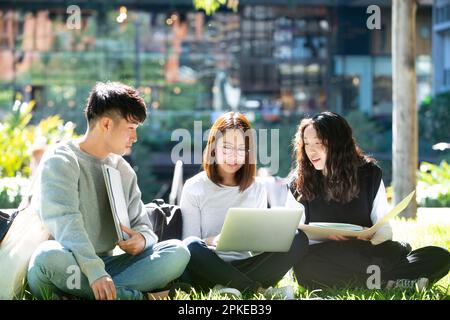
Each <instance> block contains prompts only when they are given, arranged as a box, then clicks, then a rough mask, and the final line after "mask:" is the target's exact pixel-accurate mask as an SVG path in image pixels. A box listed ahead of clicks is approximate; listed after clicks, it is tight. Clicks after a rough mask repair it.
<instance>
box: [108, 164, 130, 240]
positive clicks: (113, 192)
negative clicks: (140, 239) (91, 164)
mask: <svg viewBox="0 0 450 320" xmlns="http://www.w3.org/2000/svg"><path fill="white" fill-rule="evenodd" d="M102 170H103V176H104V178H105V184H106V190H107V192H108V198H109V203H110V205H111V212H112V216H113V219H114V225H115V226H116V232H117V239H118V240H127V239H129V236H128V234H127V233H126V232H123V231H122V229H121V228H120V225H121V224H122V225H124V226H125V227H128V228H131V226H130V217H129V216H128V208H127V204H126V201H125V196H124V193H123V188H122V179H121V178H120V172H119V170H117V169H115V168H113V167H111V166H108V165H106V164H104V165H102Z"/></svg>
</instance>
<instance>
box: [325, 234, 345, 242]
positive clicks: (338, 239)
mask: <svg viewBox="0 0 450 320" xmlns="http://www.w3.org/2000/svg"><path fill="white" fill-rule="evenodd" d="M328 239H330V240H333V241H346V240H350V238H347V237H345V236H340V235H338V234H334V235H332V236H328Z"/></svg>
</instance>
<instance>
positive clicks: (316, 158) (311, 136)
mask: <svg viewBox="0 0 450 320" xmlns="http://www.w3.org/2000/svg"><path fill="white" fill-rule="evenodd" d="M303 143H304V146H305V152H306V155H307V156H308V159H309V161H310V162H311V163H312V165H313V166H314V168H315V169H316V170H323V169H324V168H325V164H326V161H327V148H326V147H325V145H324V144H323V143H322V140H320V139H319V138H318V137H317V131H316V129H314V126H313V125H308V126H307V127H306V128H305V130H304V131H303Z"/></svg>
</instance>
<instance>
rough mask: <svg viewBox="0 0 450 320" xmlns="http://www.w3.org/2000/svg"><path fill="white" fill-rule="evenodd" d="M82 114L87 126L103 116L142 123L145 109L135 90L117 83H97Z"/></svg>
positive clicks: (145, 115)
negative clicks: (119, 117) (87, 123)
mask: <svg viewBox="0 0 450 320" xmlns="http://www.w3.org/2000/svg"><path fill="white" fill-rule="evenodd" d="M84 114H85V116H86V118H87V120H88V122H89V124H91V123H92V122H93V121H95V120H97V119H98V118H99V117H101V116H104V115H109V116H114V115H118V116H121V117H123V118H124V119H126V120H128V121H136V122H139V123H142V122H144V120H145V118H146V117H147V107H146V105H145V102H144V99H142V97H140V96H139V93H138V92H137V90H136V89H134V88H132V87H130V86H127V85H124V84H122V83H119V82H106V83H105V82H98V83H97V84H96V85H95V86H94V87H93V88H92V90H91V92H90V94H89V97H88V100H87V104H86V108H85V109H84Z"/></svg>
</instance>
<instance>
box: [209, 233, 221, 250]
mask: <svg viewBox="0 0 450 320" xmlns="http://www.w3.org/2000/svg"><path fill="white" fill-rule="evenodd" d="M219 239H220V233H219V234H218V235H217V236H215V237H209V238H206V239H205V243H206V245H208V246H213V247H217V242H219Z"/></svg>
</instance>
